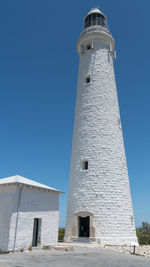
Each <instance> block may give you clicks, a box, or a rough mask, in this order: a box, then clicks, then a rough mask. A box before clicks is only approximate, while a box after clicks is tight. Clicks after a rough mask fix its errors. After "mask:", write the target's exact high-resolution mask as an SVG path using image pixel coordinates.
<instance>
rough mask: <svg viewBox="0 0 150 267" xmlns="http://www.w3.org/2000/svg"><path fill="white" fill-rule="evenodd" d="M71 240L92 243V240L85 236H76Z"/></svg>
mask: <svg viewBox="0 0 150 267" xmlns="http://www.w3.org/2000/svg"><path fill="white" fill-rule="evenodd" d="M72 242H79V243H90V244H92V241H91V240H90V239H89V238H87V237H78V238H77V239H74V240H73V241H72Z"/></svg>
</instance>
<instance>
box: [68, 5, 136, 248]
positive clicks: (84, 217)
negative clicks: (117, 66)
mask: <svg viewBox="0 0 150 267" xmlns="http://www.w3.org/2000/svg"><path fill="white" fill-rule="evenodd" d="M114 46H115V45H114V39H113V37H112V35H111V33H110V32H109V30H108V29H107V18H106V16H105V15H104V14H103V13H102V12H101V11H100V10H99V9H97V8H94V9H92V10H91V11H90V12H89V13H88V14H87V16H86V17H85V19H84V30H83V32H82V33H81V35H80V38H79V40H78V42H77V50H78V53H79V56H80V63H79V77H78V90H77V100H76V110H75V122H74V134H73V144H72V157H71V173H70V183H69V197H68V210H67V225H66V234H65V239H66V240H73V239H77V238H79V237H80V238H84V239H83V240H85V238H89V239H90V240H93V241H97V242H98V243H101V244H118V245H123V244H126V245H133V244H138V242H137V237H136V232H135V224H134V216H133V209H132V202H131V195H130V186H129V178H128V171H127V164H126V156H125V150H124V143H123V136H122V128H121V121H120V114H119V106H118V99H117V90H116V82H115V75H114V66H113V60H114V58H115V50H114Z"/></svg>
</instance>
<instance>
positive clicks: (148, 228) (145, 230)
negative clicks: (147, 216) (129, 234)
mask: <svg viewBox="0 0 150 267" xmlns="http://www.w3.org/2000/svg"><path fill="white" fill-rule="evenodd" d="M136 234H137V237H138V242H139V244H140V245H150V224H149V223H146V222H143V223H142V227H139V228H137V229H136Z"/></svg>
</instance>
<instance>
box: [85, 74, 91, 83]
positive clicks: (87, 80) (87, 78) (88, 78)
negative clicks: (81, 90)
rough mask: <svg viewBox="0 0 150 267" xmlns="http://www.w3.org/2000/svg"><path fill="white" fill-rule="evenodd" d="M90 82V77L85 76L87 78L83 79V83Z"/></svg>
mask: <svg viewBox="0 0 150 267" xmlns="http://www.w3.org/2000/svg"><path fill="white" fill-rule="evenodd" d="M90 81H91V78H90V75H87V76H86V77H85V82H86V83H90Z"/></svg>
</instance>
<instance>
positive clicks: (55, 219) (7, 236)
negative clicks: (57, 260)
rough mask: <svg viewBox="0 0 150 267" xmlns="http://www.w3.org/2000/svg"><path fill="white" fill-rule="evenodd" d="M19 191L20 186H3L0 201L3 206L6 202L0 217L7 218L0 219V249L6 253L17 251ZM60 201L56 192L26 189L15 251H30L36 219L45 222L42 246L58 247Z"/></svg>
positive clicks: (21, 201)
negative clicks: (28, 249)
mask: <svg viewBox="0 0 150 267" xmlns="http://www.w3.org/2000/svg"><path fill="white" fill-rule="evenodd" d="M4 188H5V190H4ZM19 190H20V186H1V187H0V199H2V201H0V203H3V205H0V214H1V217H2V218H4V220H3V221H2V220H0V231H1V232H0V250H3V251H7V250H9V251H10V250H13V249H14V238H15V228H16V216H17V212H16V211H17V204H18V196H19ZM3 192H5V194H4V193H3ZM6 193H7V194H6ZM58 202H59V194H58V193H56V192H50V191H49V192H48V191H43V190H39V189H35V188H29V187H25V186H23V189H22V193H21V199H20V206H19V216H18V227H17V235H16V246H15V250H17V249H21V248H23V249H27V248H29V246H30V244H32V236H33V222H34V218H39V219H42V226H41V246H45V245H56V244H57V240H58V223H59V211H58V209H59V207H58V205H59V203H58ZM2 206H3V209H2Z"/></svg>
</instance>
